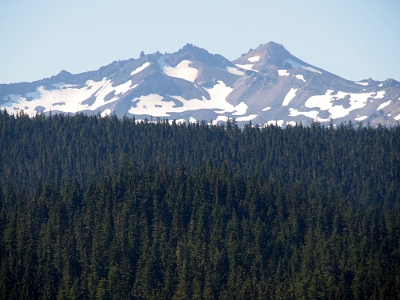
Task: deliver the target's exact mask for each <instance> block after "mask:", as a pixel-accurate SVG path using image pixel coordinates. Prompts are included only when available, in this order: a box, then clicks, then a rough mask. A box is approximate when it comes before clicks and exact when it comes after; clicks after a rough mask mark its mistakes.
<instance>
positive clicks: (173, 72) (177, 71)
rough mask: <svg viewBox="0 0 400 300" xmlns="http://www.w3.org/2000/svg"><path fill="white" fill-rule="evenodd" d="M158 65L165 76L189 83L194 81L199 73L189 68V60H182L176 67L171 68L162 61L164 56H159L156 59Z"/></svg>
mask: <svg viewBox="0 0 400 300" xmlns="http://www.w3.org/2000/svg"><path fill="white" fill-rule="evenodd" d="M158 63H159V65H160V66H161V68H162V70H163V72H164V73H165V74H166V75H168V76H170V77H175V78H180V79H184V80H187V81H190V82H194V81H195V79H196V78H197V74H198V72H199V71H198V70H197V69H196V68H192V67H189V65H190V64H191V63H192V62H191V61H190V60H182V61H181V62H180V63H179V64H178V65H177V66H176V67H171V66H170V65H169V64H167V63H166V62H165V61H164V56H161V57H160V58H159V59H158Z"/></svg>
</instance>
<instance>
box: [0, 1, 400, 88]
mask: <svg viewBox="0 0 400 300" xmlns="http://www.w3.org/2000/svg"><path fill="white" fill-rule="evenodd" d="M269 41H274V42H277V43H280V44H283V46H284V47H285V48H286V49H287V50H288V51H289V52H291V53H292V54H293V55H295V56H297V57H298V58H300V59H302V60H304V61H306V62H308V63H310V64H312V65H315V66H318V67H321V68H323V69H325V70H327V71H330V72H332V73H334V74H337V75H339V76H341V77H344V78H346V79H350V80H361V79H364V78H369V77H371V78H373V79H375V80H385V79H387V78H394V79H396V80H399V81H400V1H398V0H380V1H376V0H369V1H361V0H347V1H344V0H336V1H331V0H323V1H321V0H302V1H296V0H279V1H270V0H247V1H232V0H231V1H227V0H222V1H218V0H213V1H211V0H202V1H191V0H186V1H184V0H170V1H161V0H146V1H135V0H130V1H128V0H113V1H104V0H96V1H95V0H68V1H66V0H57V1H54V0H32V1H22V0H2V1H1V4H0V83H10V82H21V81H34V80H39V79H42V78H45V77H50V76H52V75H56V74H58V73H59V72H60V71H61V70H67V71H69V72H71V73H80V72H84V71H90V70H97V69H98V68H99V67H101V66H104V65H107V64H109V63H111V62H112V61H115V60H123V59H128V58H138V57H139V54H140V52H141V51H142V50H143V51H144V52H145V53H153V52H156V51H157V50H158V51H160V52H162V53H164V52H170V53H171V52H175V51H178V50H179V49H180V48H182V47H183V46H184V45H185V44H186V43H192V44H194V45H196V46H199V47H201V48H205V49H207V50H208V51H209V52H211V53H217V54H221V55H223V56H225V57H227V58H228V59H235V58H237V57H239V56H240V55H241V54H242V53H245V52H247V51H248V50H249V49H250V48H256V47H257V46H258V45H259V44H264V43H267V42H269Z"/></svg>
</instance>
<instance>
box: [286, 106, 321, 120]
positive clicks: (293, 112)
mask: <svg viewBox="0 0 400 300" xmlns="http://www.w3.org/2000/svg"><path fill="white" fill-rule="evenodd" d="M300 115H303V116H305V117H308V118H311V119H316V118H317V116H318V111H317V110H312V111H298V110H297V109H295V108H289V117H297V116H300Z"/></svg>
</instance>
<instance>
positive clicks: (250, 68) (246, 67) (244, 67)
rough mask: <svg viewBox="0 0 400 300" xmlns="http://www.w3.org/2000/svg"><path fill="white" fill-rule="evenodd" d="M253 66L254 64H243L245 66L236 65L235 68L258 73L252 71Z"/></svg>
mask: <svg viewBox="0 0 400 300" xmlns="http://www.w3.org/2000/svg"><path fill="white" fill-rule="evenodd" d="M253 65H254V64H245V65H241V64H236V66H237V67H239V68H241V69H244V70H248V71H253V72H259V71H258V70H255V69H253Z"/></svg>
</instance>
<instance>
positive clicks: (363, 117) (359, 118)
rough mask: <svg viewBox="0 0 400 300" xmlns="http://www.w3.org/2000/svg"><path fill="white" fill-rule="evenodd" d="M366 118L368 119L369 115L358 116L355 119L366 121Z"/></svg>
mask: <svg viewBox="0 0 400 300" xmlns="http://www.w3.org/2000/svg"><path fill="white" fill-rule="evenodd" d="M365 119H368V116H362V117H357V118H355V119H354V120H356V121H364V120H365Z"/></svg>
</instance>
